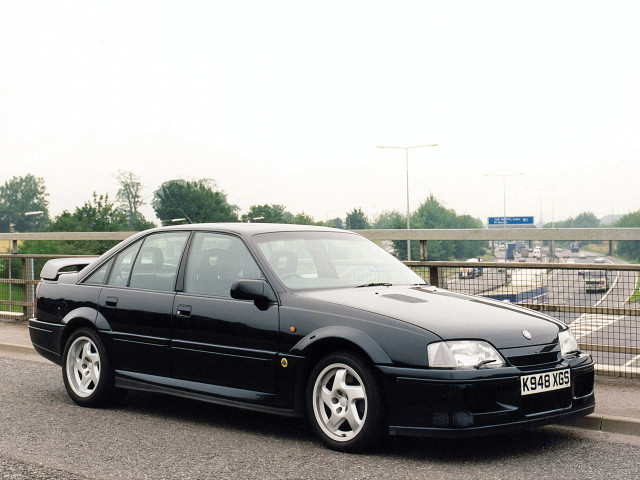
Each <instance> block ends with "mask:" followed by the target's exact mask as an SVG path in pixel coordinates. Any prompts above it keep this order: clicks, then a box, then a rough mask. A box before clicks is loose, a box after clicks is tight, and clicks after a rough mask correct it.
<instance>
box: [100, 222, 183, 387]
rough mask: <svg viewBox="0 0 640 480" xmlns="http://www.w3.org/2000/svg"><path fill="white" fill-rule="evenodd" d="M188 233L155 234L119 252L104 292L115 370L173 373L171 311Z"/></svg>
mask: <svg viewBox="0 0 640 480" xmlns="http://www.w3.org/2000/svg"><path fill="white" fill-rule="evenodd" d="M188 236H189V232H164V233H157V234H152V235H149V236H147V237H145V238H144V239H142V240H140V241H138V242H136V243H135V244H133V245H131V246H129V247H127V248H126V249H125V250H123V251H122V252H120V253H119V254H118V255H117V256H116V257H115V260H114V264H113V267H112V269H111V272H110V275H109V279H108V281H107V283H106V285H105V287H104V288H103V289H102V291H101V293H100V300H99V310H100V313H101V314H102V315H103V316H104V317H105V319H106V320H107V322H108V323H109V325H110V326H111V331H110V332H104V333H105V335H108V336H110V339H111V342H110V343H111V349H112V351H113V354H112V360H113V363H114V367H115V368H116V370H122V371H131V372H137V373H145V374H150V375H158V376H169V375H170V371H171V366H170V355H169V345H170V336H171V314H172V311H173V300H174V297H175V281H176V274H177V271H178V265H179V262H180V259H181V256H182V253H183V250H184V246H185V244H186V241H187V238H188Z"/></svg>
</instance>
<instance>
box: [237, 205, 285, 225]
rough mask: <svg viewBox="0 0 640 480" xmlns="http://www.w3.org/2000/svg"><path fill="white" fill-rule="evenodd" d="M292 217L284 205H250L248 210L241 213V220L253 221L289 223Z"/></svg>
mask: <svg viewBox="0 0 640 480" xmlns="http://www.w3.org/2000/svg"><path fill="white" fill-rule="evenodd" d="M287 214H288V215H287ZM292 219H293V215H291V214H290V213H289V212H287V211H286V210H285V208H284V205H267V204H264V205H251V207H249V212H248V213H245V214H244V215H242V221H243V222H254V223H258V222H259V223H291V220H292ZM287 220H289V221H287Z"/></svg>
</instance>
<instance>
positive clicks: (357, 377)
mask: <svg viewBox="0 0 640 480" xmlns="http://www.w3.org/2000/svg"><path fill="white" fill-rule="evenodd" d="M307 415H308V417H309V421H310V422H311V425H312V427H313V429H314V430H315V432H316V434H317V435H318V436H319V437H320V439H321V440H322V442H323V443H324V444H325V445H327V446H328V447H329V448H332V449H334V450H338V451H341V452H357V451H363V450H366V449H367V448H369V447H370V446H371V445H372V444H373V442H374V441H375V440H377V439H378V438H379V437H380V436H381V435H382V433H383V431H384V428H385V426H386V415H385V408H384V395H383V391H382V387H381V385H380V382H379V380H378V378H377V376H376V372H375V371H374V370H373V368H372V367H371V366H370V364H369V363H368V362H366V361H365V360H364V359H362V358H361V357H360V356H356V355H354V354H351V353H335V354H331V355H327V356H325V357H324V358H322V359H321V360H320V361H319V362H318V364H317V365H316V366H315V368H314V369H313V371H312V372H311V375H310V377H309V382H308V386H307Z"/></svg>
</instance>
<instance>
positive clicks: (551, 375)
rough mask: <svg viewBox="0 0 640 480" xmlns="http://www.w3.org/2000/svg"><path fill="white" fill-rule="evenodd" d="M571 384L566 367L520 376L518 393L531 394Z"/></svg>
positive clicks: (569, 373) (569, 374)
mask: <svg viewBox="0 0 640 480" xmlns="http://www.w3.org/2000/svg"><path fill="white" fill-rule="evenodd" d="M570 386H571V372H570V370H569V369H568V368H567V369H565V370H559V371H557V372H546V373H537V374H535V375H525V376H522V377H520V393H521V394H522V395H531V394H532V393H542V392H550V391H551V390H559V389H561V388H567V387H570Z"/></svg>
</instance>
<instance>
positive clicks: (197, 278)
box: [184, 232, 263, 297]
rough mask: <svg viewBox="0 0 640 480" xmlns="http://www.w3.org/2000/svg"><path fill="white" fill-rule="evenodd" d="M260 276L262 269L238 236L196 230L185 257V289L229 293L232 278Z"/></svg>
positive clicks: (213, 294) (228, 295)
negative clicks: (187, 255)
mask: <svg viewBox="0 0 640 480" xmlns="http://www.w3.org/2000/svg"><path fill="white" fill-rule="evenodd" d="M260 278H263V276H262V272H261V271H260V268H259V267H258V265H257V264H256V262H255V260H254V259H253V257H252V256H251V253H249V250H248V249H247V247H246V246H245V245H244V243H242V240H240V239H239V238H237V237H233V236H231V235H224V234H219V233H207V232H198V233H196V235H195V236H194V239H193V244H192V246H191V251H190V253H189V259H188V261H187V270H186V272H185V279H184V291H185V293H193V294H199V295H212V296H217V297H230V296H231V295H230V291H231V284H232V283H233V282H234V281H236V280H240V279H250V280H257V279H260Z"/></svg>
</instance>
